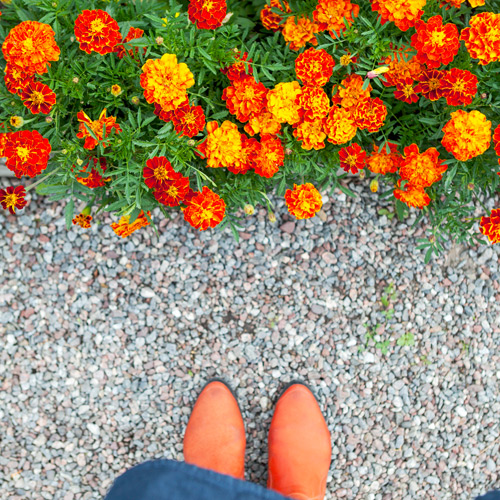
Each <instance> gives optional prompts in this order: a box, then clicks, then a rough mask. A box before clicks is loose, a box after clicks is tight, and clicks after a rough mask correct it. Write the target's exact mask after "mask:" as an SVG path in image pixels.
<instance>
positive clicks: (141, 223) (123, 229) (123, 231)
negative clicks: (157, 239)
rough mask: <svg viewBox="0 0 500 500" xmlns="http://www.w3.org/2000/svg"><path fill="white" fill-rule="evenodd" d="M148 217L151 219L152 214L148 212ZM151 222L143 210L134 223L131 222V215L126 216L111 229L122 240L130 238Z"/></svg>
mask: <svg viewBox="0 0 500 500" xmlns="http://www.w3.org/2000/svg"><path fill="white" fill-rule="evenodd" d="M147 214H148V217H149V218H151V212H148V213H147ZM149 224H150V222H149V220H148V218H147V217H146V214H145V213H144V211H143V210H141V212H140V213H139V215H138V216H137V219H135V221H134V222H130V215H124V216H123V217H121V218H120V220H119V221H118V222H113V224H111V229H113V231H114V232H115V233H116V234H117V235H118V236H121V237H122V238H126V237H127V236H130V235H131V234H132V233H133V232H134V231H137V230H138V229H140V228H141V227H145V226H149Z"/></svg>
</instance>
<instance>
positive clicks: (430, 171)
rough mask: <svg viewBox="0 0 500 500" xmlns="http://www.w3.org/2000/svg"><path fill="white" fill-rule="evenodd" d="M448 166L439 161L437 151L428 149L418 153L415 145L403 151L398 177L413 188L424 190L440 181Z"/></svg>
mask: <svg viewBox="0 0 500 500" xmlns="http://www.w3.org/2000/svg"><path fill="white" fill-rule="evenodd" d="M447 168H448V166H447V165H446V164H445V163H443V160H440V159H439V151H438V150H437V149H436V148H429V149H427V150H426V151H424V152H422V153H420V151H419V149H418V146H417V145H416V144H411V145H410V146H408V147H406V148H405V149H404V157H403V159H402V160H401V163H400V167H399V175H400V176H401V178H402V179H404V180H407V181H408V182H409V183H410V184H411V185H412V186H413V187H420V188H425V187H429V186H432V184H434V183H435V182H438V181H440V180H441V179H442V177H443V173H444V172H446V169H447Z"/></svg>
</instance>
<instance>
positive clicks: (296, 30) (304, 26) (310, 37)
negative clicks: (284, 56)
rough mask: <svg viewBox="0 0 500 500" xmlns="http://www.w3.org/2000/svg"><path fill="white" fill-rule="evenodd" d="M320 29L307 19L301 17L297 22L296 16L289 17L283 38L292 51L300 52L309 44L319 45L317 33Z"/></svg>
mask: <svg viewBox="0 0 500 500" xmlns="http://www.w3.org/2000/svg"><path fill="white" fill-rule="evenodd" d="M317 31H318V27H317V26H316V24H315V23H313V22H312V21H311V20H310V19H309V18H307V17H301V18H299V19H298V20H297V22H295V16H290V17H287V19H286V22H285V25H284V27H283V38H284V39H285V42H286V43H287V44H290V49H292V50H299V49H301V48H302V47H305V46H306V44H307V43H310V44H311V45H318V40H316V33H317Z"/></svg>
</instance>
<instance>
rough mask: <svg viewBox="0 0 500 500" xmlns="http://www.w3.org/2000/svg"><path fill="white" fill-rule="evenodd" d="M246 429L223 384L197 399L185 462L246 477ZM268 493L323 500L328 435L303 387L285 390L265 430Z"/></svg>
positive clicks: (211, 385) (328, 456) (329, 448)
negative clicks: (266, 430) (267, 455)
mask: <svg viewBox="0 0 500 500" xmlns="http://www.w3.org/2000/svg"><path fill="white" fill-rule="evenodd" d="M245 447H246V438H245V426H244V424H243V417H242V416H241V412H240V409H239V406H238V402H237V401H236V398H235V396H234V394H233V393H232V391H231V389H230V388H229V387H228V386H227V385H226V384H225V383H224V382H222V381H219V380H216V381H212V382H209V383H208V384H207V385H206V386H205V388H204V389H203V391H202V392H201V394H200V395H199V397H198V399H197V401H196V403H195V405H194V408H193V412H192V414H191V417H190V419H189V422H188V425H187V428H186V433H185V435H184V459H185V460H186V462H187V463H190V464H193V465H197V466H198V467H203V468H205V469H211V470H214V471H216V472H219V473H221V474H227V475H229V476H233V477H236V478H238V479H244V477H245ZM268 447H269V476H268V482H267V486H268V488H270V489H272V490H275V491H277V492H279V493H281V494H282V495H284V496H288V497H291V498H294V499H296V500H322V499H323V498H324V496H325V492H326V479H327V476H328V471H329V469H330V460H331V454H332V446H331V440H330V432H329V431H328V427H327V425H326V422H325V419H324V418H323V415H322V413H321V409H320V407H319V405H318V402H317V401H316V398H315V397H314V395H313V393H312V392H311V391H310V390H309V388H308V387H306V386H305V385H304V384H302V383H292V384H291V385H290V386H288V387H287V388H286V390H285V391H284V392H283V394H282V395H281V397H280V398H279V400H278V402H277V403H276V409H275V411H274V415H273V419H272V421H271V426H270V428H269V438H268Z"/></svg>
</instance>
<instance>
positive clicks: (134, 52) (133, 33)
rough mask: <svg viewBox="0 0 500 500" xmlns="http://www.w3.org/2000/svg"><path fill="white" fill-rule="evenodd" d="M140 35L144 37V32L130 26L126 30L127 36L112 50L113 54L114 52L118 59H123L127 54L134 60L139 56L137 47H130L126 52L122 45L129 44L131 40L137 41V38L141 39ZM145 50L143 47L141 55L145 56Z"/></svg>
mask: <svg viewBox="0 0 500 500" xmlns="http://www.w3.org/2000/svg"><path fill="white" fill-rule="evenodd" d="M142 35H144V30H141V29H140V28H134V27H132V26H131V27H130V28H129V30H128V33H127V36H126V37H125V38H124V39H123V40H122V43H120V44H118V45H117V46H116V47H115V48H114V50H113V52H116V54H117V55H118V57H119V58H120V59H123V58H124V57H125V54H126V53H127V52H128V54H129V56H130V57H131V58H132V59H135V58H136V57H137V56H138V55H139V47H132V48H131V49H128V51H127V50H126V49H125V46H124V45H123V44H124V43H127V42H130V41H131V40H137V39H138V38H142ZM146 50H147V49H146V47H143V49H142V53H143V54H145V53H146Z"/></svg>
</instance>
